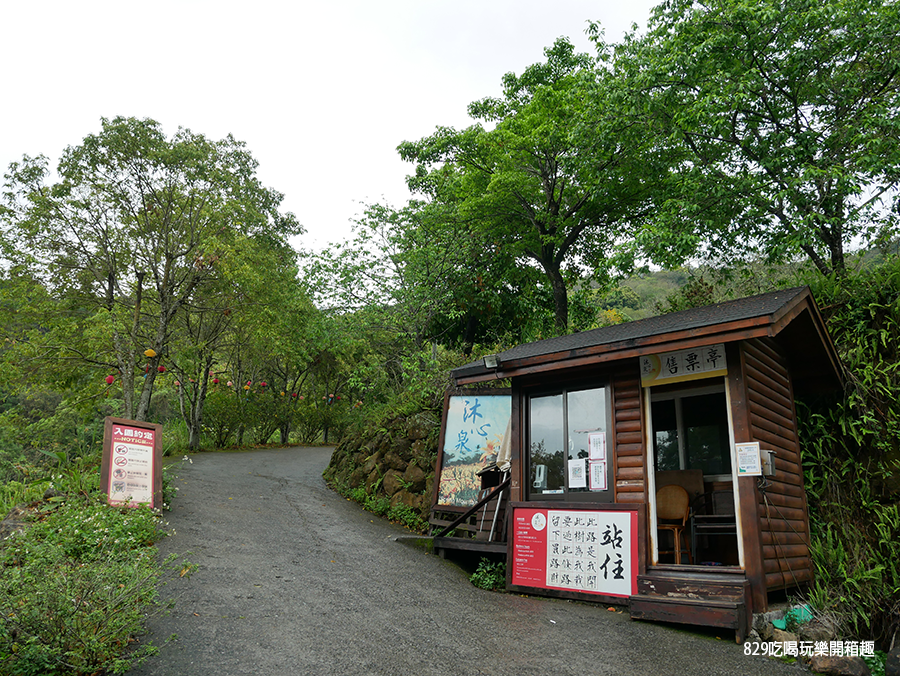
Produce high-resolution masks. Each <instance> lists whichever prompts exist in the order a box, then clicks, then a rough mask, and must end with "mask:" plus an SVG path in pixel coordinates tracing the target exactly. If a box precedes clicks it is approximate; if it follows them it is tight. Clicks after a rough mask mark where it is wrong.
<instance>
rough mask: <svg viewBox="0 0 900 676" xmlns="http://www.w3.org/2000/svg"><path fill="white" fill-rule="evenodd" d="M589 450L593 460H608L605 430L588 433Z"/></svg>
mask: <svg viewBox="0 0 900 676" xmlns="http://www.w3.org/2000/svg"><path fill="white" fill-rule="evenodd" d="M588 452H589V453H590V455H591V462H597V461H598V460H606V434H604V433H603V432H597V433H595V434H588Z"/></svg>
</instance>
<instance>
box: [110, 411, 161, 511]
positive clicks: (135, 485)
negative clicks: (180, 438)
mask: <svg viewBox="0 0 900 676" xmlns="http://www.w3.org/2000/svg"><path fill="white" fill-rule="evenodd" d="M161 444H162V425H157V424H154V423H147V422H140V421H136V420H125V419H122V418H111V417H108V418H106V420H105V421H104V427H103V463H102V464H101V467H100V483H101V486H102V487H103V490H104V491H105V492H106V496H107V501H108V502H109V504H111V505H119V506H126V507H138V506H141V505H149V506H150V507H162V451H161Z"/></svg>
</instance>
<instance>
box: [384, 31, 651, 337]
mask: <svg viewBox="0 0 900 676" xmlns="http://www.w3.org/2000/svg"><path fill="white" fill-rule="evenodd" d="M545 55H546V58H547V60H546V61H545V62H544V63H539V64H535V65H533V66H531V67H529V68H527V69H526V70H525V72H524V73H522V75H520V76H517V75H515V74H513V73H509V74H507V75H505V76H504V78H503V95H502V96H501V97H499V98H486V99H483V100H481V101H476V102H474V103H472V104H471V105H470V106H469V114H470V116H471V117H472V118H473V119H474V120H476V121H477V123H476V124H475V125H473V126H471V127H469V128H467V129H464V130H462V131H458V130H455V129H452V128H446V127H439V128H438V129H437V131H436V132H435V133H434V134H432V135H431V136H429V137H427V138H424V139H421V140H419V141H416V142H406V143H403V144H402V145H400V147H399V152H400V155H401V157H403V159H405V160H407V161H410V162H414V163H416V172H415V175H414V176H411V177H410V179H409V184H410V187H411V189H413V190H414V191H416V192H418V193H420V194H422V195H423V196H424V197H425V198H426V199H428V200H431V201H432V202H439V203H442V204H445V205H452V206H453V208H454V209H455V210H456V216H455V218H456V222H457V223H459V224H461V225H462V224H464V225H465V227H467V228H471V229H472V230H474V231H476V232H479V233H481V234H482V236H483V237H484V239H486V240H487V241H488V242H492V243H493V244H494V246H495V247H498V248H500V247H502V248H503V249H505V250H507V251H509V252H510V254H511V255H512V256H513V257H514V258H515V259H516V260H518V261H519V262H520V264H522V265H526V266H536V267H537V268H538V269H539V270H540V271H541V272H542V273H543V275H544V278H545V280H546V283H547V285H548V286H549V287H550V289H551V290H552V297H553V303H554V313H555V321H556V328H557V331H559V332H565V331H566V330H567V328H568V323H569V318H568V286H569V284H571V282H572V281H573V280H574V279H577V278H579V277H581V276H583V275H585V274H595V273H598V272H601V273H602V272H603V271H605V270H607V269H608V267H609V261H608V257H609V256H610V254H611V252H612V250H613V248H614V246H615V245H616V244H617V243H618V242H620V241H621V239H622V238H623V236H624V232H623V231H625V230H626V226H627V225H628V224H629V223H631V222H633V221H635V220H636V219H639V218H640V217H641V216H642V215H643V214H644V213H646V210H647V204H648V202H647V200H648V192H647V190H648V186H649V185H650V184H652V178H651V175H652V166H651V161H650V156H643V155H642V152H641V151H642V149H643V148H644V145H643V139H644V138H645V135H644V134H643V133H642V132H640V129H639V127H638V126H637V120H635V119H633V118H631V117H630V116H629V115H628V114H627V111H624V110H622V109H621V108H620V107H619V106H617V105H616V102H617V100H618V96H619V93H618V92H619V89H620V87H619V83H618V82H617V81H616V80H615V78H613V77H612V74H611V71H610V70H609V69H608V68H605V67H604V68H601V67H597V65H596V62H595V60H593V59H592V58H590V57H589V56H587V55H585V54H577V53H576V52H575V50H574V48H573V46H572V44H571V43H570V42H569V41H568V40H566V39H559V40H557V42H556V43H555V44H554V45H553V46H552V47H550V48H548V49H546V50H545ZM601 57H602V58H601V61H602V60H603V59H606V58H608V57H609V52H608V50H607V51H605V52H603V53H601Z"/></svg>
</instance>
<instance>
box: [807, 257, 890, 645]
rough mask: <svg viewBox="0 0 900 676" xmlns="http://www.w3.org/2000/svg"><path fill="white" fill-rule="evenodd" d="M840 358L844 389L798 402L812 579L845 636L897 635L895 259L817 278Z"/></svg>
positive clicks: (814, 594) (821, 604) (884, 641)
mask: <svg viewBox="0 0 900 676" xmlns="http://www.w3.org/2000/svg"><path fill="white" fill-rule="evenodd" d="M812 286H813V293H814V295H815V297H816V300H817V302H818V303H819V305H820V307H822V309H823V315H824V316H825V318H826V321H827V323H828V328H829V332H830V334H831V337H832V339H833V340H834V343H835V345H836V347H837V349H838V352H839V354H840V357H841V360H842V362H843V364H844V367H845V374H846V386H845V391H844V392H843V394H842V395H839V396H834V397H824V396H820V397H810V398H808V399H806V400H803V401H801V402H799V405H798V415H799V419H800V426H799V431H800V438H801V448H802V453H803V469H804V479H805V484H806V490H807V495H808V499H809V506H810V529H811V533H810V537H811V547H810V553H811V555H812V560H813V565H814V567H815V573H816V577H815V581H814V583H813V585H812V587H811V589H810V591H809V600H810V603H811V604H812V605H813V607H814V608H815V609H816V610H817V611H819V612H820V613H825V614H827V615H829V616H830V617H831V618H832V619H833V620H834V621H836V622H837V623H838V625H839V628H840V630H841V632H842V633H843V634H844V635H845V636H851V637H857V638H860V639H869V640H875V641H876V642H878V643H879V644H880V645H889V644H890V642H891V641H892V639H893V638H894V637H895V636H900V507H898V499H900V482H898V480H900V471H898V470H900V462H898V461H900V441H898V440H900V397H898V392H900V259H898V258H896V257H894V258H890V259H888V260H886V261H885V262H883V263H882V264H881V265H878V266H877V267H870V268H867V269H863V270H860V271H857V272H854V273H849V274H848V275H847V276H846V277H845V278H818V279H815V280H813V282H812Z"/></svg>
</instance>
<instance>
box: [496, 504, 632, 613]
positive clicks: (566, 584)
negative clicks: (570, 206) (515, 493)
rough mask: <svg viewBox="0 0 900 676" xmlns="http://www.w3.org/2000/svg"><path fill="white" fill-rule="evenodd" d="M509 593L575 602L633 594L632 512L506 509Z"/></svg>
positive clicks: (556, 507) (539, 506)
mask: <svg viewBox="0 0 900 676" xmlns="http://www.w3.org/2000/svg"><path fill="white" fill-rule="evenodd" d="M510 507H511V515H510V539H509V551H508V553H507V560H508V561H509V562H510V566H509V577H508V585H507V586H508V588H509V589H512V590H516V591H533V592H534V591H537V592H538V593H539V591H540V590H547V591H548V592H550V593H551V594H552V595H554V596H563V597H565V596H571V597H574V598H583V597H585V596H587V597H591V598H594V597H614V598H619V599H621V598H627V597H629V596H632V595H633V594H636V593H637V576H638V572H639V570H638V569H639V562H640V551H639V544H638V543H639V541H640V540H639V537H638V530H639V526H638V523H639V519H638V509H637V508H636V507H634V506H627V507H626V506H622V508H619V506H614V507H613V506H603V507H599V506H590V507H588V506H584V507H582V506H580V505H575V504H567V505H554V506H548V505H547V504H546V503H543V504H535V503H513V504H512V505H510Z"/></svg>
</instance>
